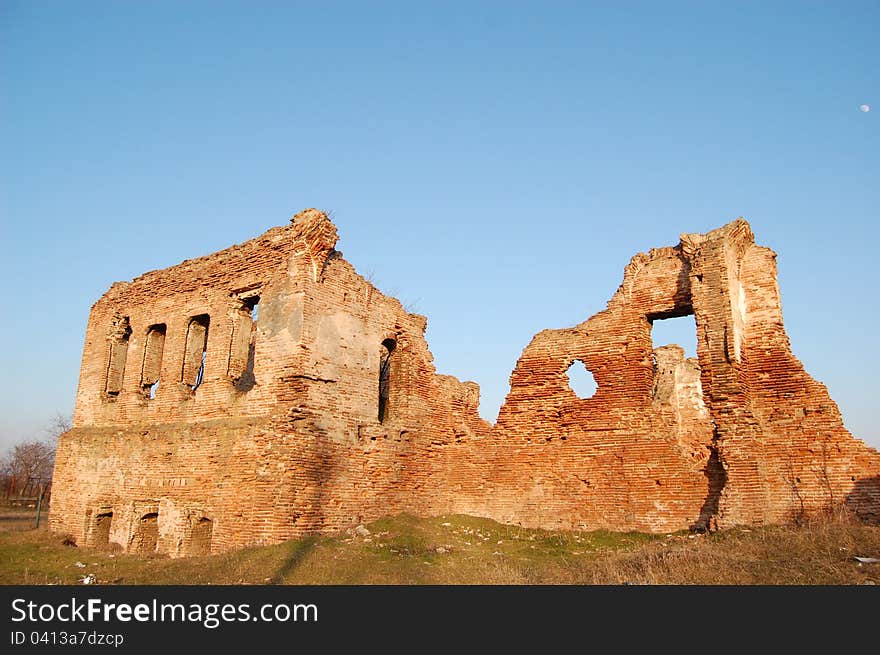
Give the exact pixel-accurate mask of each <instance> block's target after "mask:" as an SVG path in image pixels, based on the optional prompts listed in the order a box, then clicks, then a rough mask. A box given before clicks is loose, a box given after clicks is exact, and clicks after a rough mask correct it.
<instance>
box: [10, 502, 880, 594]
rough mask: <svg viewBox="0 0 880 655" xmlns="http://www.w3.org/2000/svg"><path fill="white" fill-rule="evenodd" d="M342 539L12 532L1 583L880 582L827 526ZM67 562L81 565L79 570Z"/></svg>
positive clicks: (437, 525)
mask: <svg viewBox="0 0 880 655" xmlns="http://www.w3.org/2000/svg"><path fill="white" fill-rule="evenodd" d="M366 528H367V529H368V530H369V534H366V533H363V534H358V533H355V532H354V531H351V532H349V533H346V534H340V535H336V536H321V537H307V538H303V539H298V540H294V541H288V542H285V543H282V544H277V545H273V546H260V547H251V548H245V549H242V550H238V551H233V552H230V553H224V554H219V555H212V556H207V557H196V558H185V559H170V558H167V557H151V558H142V557H135V556H132V555H123V554H118V553H116V554H114V553H111V552H106V551H98V550H94V549H87V548H78V547H76V546H70V545H64V543H63V537H62V536H60V535H52V534H50V533H48V532H47V531H46V529H45V528H42V527H41V528H40V529H37V530H35V529H33V528H32V526H31V525H30V524H27V523H26V522H22V523H21V525H19V526H18V527H17V528H15V527H13V528H12V529H7V530H6V531H4V532H0V583H2V584H79V583H80V582H81V580H82V578H83V577H84V576H85V575H89V574H91V575H93V576H95V578H96V582H97V583H98V584H597V583H598V584H624V583H630V584H690V583H697V584H792V583H793V584H862V583H870V582H874V583H880V565H878V564H865V565H859V563H858V562H857V561H856V560H855V559H854V557H853V556H854V555H860V556H869V557H880V527H872V526H866V525H862V524H859V523H855V522H852V521H847V520H840V519H836V520H830V519H829V520H825V521H820V522H816V523H812V524H809V525H806V526H801V527H791V526H773V527H765V528H759V529H752V530H748V529H732V530H726V531H722V532H717V533H713V534H711V535H693V534H688V533H675V534H671V535H648V534H641V533H614V532H607V531H594V532H571V531H548V530H534V529H527V528H521V527H517V526H509V525H502V524H500V523H496V522H495V521H491V520H489V519H482V518H475V517H471V516H461V515H454V516H439V517H433V518H416V517H413V516H409V515H400V516H395V517H386V518H383V519H380V520H378V521H375V522H373V523H370V524H368V525H367V526H366ZM77 563H80V564H85V566H78V565H77Z"/></svg>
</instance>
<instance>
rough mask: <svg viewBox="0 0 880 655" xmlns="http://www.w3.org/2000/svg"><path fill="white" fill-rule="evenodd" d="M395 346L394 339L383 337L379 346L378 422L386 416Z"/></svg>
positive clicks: (383, 420) (381, 421) (382, 420)
mask: <svg viewBox="0 0 880 655" xmlns="http://www.w3.org/2000/svg"><path fill="white" fill-rule="evenodd" d="M396 347H397V342H396V341H395V340H394V339H385V341H383V342H382V345H381V346H379V423H384V422H385V420H386V419H387V418H388V398H389V397H390V394H391V355H392V354H393V353H394V349H395V348H396Z"/></svg>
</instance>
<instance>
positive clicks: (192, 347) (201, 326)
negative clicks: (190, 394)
mask: <svg viewBox="0 0 880 655" xmlns="http://www.w3.org/2000/svg"><path fill="white" fill-rule="evenodd" d="M210 323H211V317H210V316H208V315H207V314H201V315H199V316H194V317H193V318H192V319H190V322H189V326H188V327H187V330H186V352H185V353H184V360H183V375H182V378H181V381H182V382H183V383H184V384H186V385H189V387H190V388H191V389H192V390H193V391H195V390H196V389H198V388H199V385H200V384H201V383H202V380H204V377H205V361H206V360H207V357H208V326H209V325H210Z"/></svg>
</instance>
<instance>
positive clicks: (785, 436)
mask: <svg viewBox="0 0 880 655" xmlns="http://www.w3.org/2000/svg"><path fill="white" fill-rule="evenodd" d="M336 241H337V232H336V228H335V226H334V225H333V224H332V223H331V222H330V221H329V219H328V218H327V217H326V215H325V214H323V213H322V212H319V211H317V210H314V209H310V210H306V211H304V212H301V213H300V214H298V215H297V216H295V217H294V219H293V220H292V222H291V224H290V225H288V226H284V227H279V228H274V229H271V230H269V231H268V232H266V233H265V234H263V235H261V236H260V237H258V238H256V239H253V240H251V241H248V242H246V243H244V244H241V245H238V246H234V247H232V248H229V249H227V250H224V251H221V252H218V253H215V254H213V255H210V256H207V257H202V258H199V259H195V260H189V261H185V262H183V263H181V264H179V265H177V266H174V267H171V268H168V269H165V270H162V271H153V272H150V273H146V274H145V275H143V276H141V277H139V278H137V279H135V280H133V281H132V282H126V283H117V284H114V285H113V286H112V287H111V288H110V290H109V291H108V292H107V293H106V294H105V295H104V296H103V297H102V298H101V299H100V300H99V301H98V302H97V303H95V305H94V306H93V308H92V312H91V315H90V318H89V323H88V326H87V330H86V341H85V347H84V350H83V360H82V367H81V373H80V381H79V388H78V391H77V401H76V410H75V416H74V427H73V429H72V430H71V431H70V432H68V433H66V434H65V435H63V437H62V438H61V440H60V441H59V447H58V454H57V459H56V466H55V477H54V480H53V487H54V489H53V502H52V509H51V516H50V522H51V527H52V529H53V530H56V531H59V532H68V533H71V534H72V535H74V537H75V538H76V539H77V540H78V541H79V542H80V543H85V544H91V545H99V546H106V545H111V544H118V545H119V546H121V547H123V548H125V549H127V550H130V551H132V552H139V553H148V552H154V551H158V552H165V553H169V554H171V555H174V556H181V555H190V554H202V553H206V552H219V551H223V550H227V549H230V548H236V547H240V546H244V545H247V544H258V543H273V542H277V541H280V540H283V539H288V538H291V537H295V536H298V535H302V534H306V533H314V532H332V531H336V530H339V529H342V528H345V527H349V526H352V525H356V524H357V523H359V522H363V521H368V520H372V519H375V518H378V517H379V516H382V515H387V514H394V513H398V512H412V513H416V514H423V515H431V514H440V513H448V512H463V513H469V514H476V515H481V516H488V517H491V518H495V519H497V520H499V521H504V522H512V523H520V524H523V525H529V526H541V527H547V528H572V527H577V528H587V529H593V528H609V529H615V530H630V529H637V530H648V531H668V530H677V529H684V528H689V527H705V526H727V525H735V524H745V523H748V524H759V523H767V522H777V521H782V520H788V519H791V518H795V517H797V516H799V515H801V514H803V513H807V512H811V511H816V510H820V509H823V508H826V507H830V506H833V505H838V504H841V503H845V504H847V505H849V506H850V507H851V508H852V509H854V510H856V511H857V512H858V513H860V514H861V515H863V516H866V517H873V518H878V517H880V455H878V453H877V452H876V451H875V450H873V449H871V448H868V447H867V446H865V445H864V444H863V443H862V442H861V441H859V440H857V439H855V438H853V437H852V436H851V435H850V434H849V433H848V432H847V431H846V430H845V429H844V427H843V424H842V421H841V418H840V414H839V411H838V409H837V406H836V405H835V404H834V402H833V401H832V400H831V398H830V397H829V395H828V392H827V390H826V389H825V387H824V386H823V385H821V384H820V383H818V382H816V381H815V380H813V379H812V378H811V377H809V375H807V373H806V372H805V371H804V370H803V367H802V366H801V364H800V363H799V362H798V361H797V359H795V358H794V356H793V355H792V354H791V350H790V347H789V343H788V338H787V336H786V335H785V331H784V328H783V325H782V317H781V308H780V300H779V292H778V287H777V283H776V270H775V254H774V253H773V252H772V251H770V250H768V249H766V248H762V247H759V246H756V245H755V244H754V238H753V236H752V233H751V230H750V228H749V226H748V224H747V223H746V222H745V221H743V220H737V221H734V222H733V223H730V224H728V225H726V226H724V227H723V228H720V229H718V230H714V231H713V232H710V233H708V234H705V235H697V234H686V235H682V237H681V242H680V243H679V245H678V246H676V247H666V248H657V249H654V250H651V251H650V252H649V253H647V254H644V253H643V254H639V255H636V256H635V257H633V259H632V261H631V262H630V264H629V265H628V266H627V267H626V269H625V272H624V280H623V283H622V284H621V286H620V288H619V289H618V291H617V293H616V294H615V295H614V296H613V298H612V299H611V300H610V301H609V303H608V307H607V309H606V310H605V311H603V312H600V313H599V314H597V315H595V316H593V317H592V318H590V319H588V320H586V321H584V322H583V323H581V324H579V325H577V326H574V327H572V328H569V329H563V330H545V331H543V332H541V333H539V334H538V335H536V336H535V337H534V339H533V340H532V342H531V343H530V344H529V345H528V347H526V349H525V350H524V351H523V354H522V356H521V357H520V359H519V361H518V362H517V364H516V367H515V369H514V371H513V373H512V374H511V377H510V385H511V386H510V393H509V394H508V397H507V399H506V401H505V403H504V405H503V407H502V409H501V412H500V414H499V418H498V422H497V425H495V426H494V427H493V426H491V425H490V424H488V423H487V422H485V421H483V420H482V419H480V417H479V415H478V413H477V409H478V404H479V387H478V386H477V385H476V384H475V383H473V382H460V381H459V380H457V379H456V378H454V377H451V376H448V375H438V374H437V372H436V371H435V369H434V366H433V363H432V356H431V353H430V352H429V350H428V347H427V343H426V341H425V338H424V332H425V328H426V318H425V317H423V316H419V315H417V314H410V313H408V312H406V311H405V310H404V308H403V307H402V306H401V304H400V303H399V302H398V301H397V300H395V299H393V298H390V297H388V296H385V295H383V294H382V293H380V292H379V291H378V290H377V289H376V288H375V287H373V285H371V284H370V283H369V282H367V281H366V280H365V279H364V278H362V277H361V276H359V275H358V274H357V273H356V272H355V271H354V269H353V268H352V267H351V265H350V264H348V263H347V262H346V261H345V260H344V259H343V258H342V255H341V253H339V252H338V251H337V250H335V246H336ZM688 314H693V315H694V317H695V320H696V326H697V336H698V361H697V360H694V359H685V358H684V353H683V350H682V349H681V348H680V347H678V346H674V345H669V346H661V347H658V348H656V349H654V348H653V346H652V341H651V325H652V322H653V321H655V320H659V319H663V318H668V317H673V316H683V315H688ZM575 360H580V361H582V362H583V363H584V364H585V365H586V367H587V368H588V369H589V370H590V371H591V372H592V373H593V375H594V377H595V379H596V381H597V383H598V389H597V391H596V393H595V394H594V395H593V396H592V397H590V398H586V399H582V398H578V397H577V396H576V395H575V393H574V392H573V391H572V390H571V388H570V387H569V385H568V379H567V377H566V370H567V369H568V368H569V366H570V365H571V364H572V362H574V361H575ZM380 397H381V400H380Z"/></svg>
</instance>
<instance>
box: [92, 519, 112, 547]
mask: <svg viewBox="0 0 880 655" xmlns="http://www.w3.org/2000/svg"><path fill="white" fill-rule="evenodd" d="M112 524H113V512H101V513H100V514H97V515H96V516H95V523H94V526H93V527H92V545H93V546H94V547H95V548H107V547H108V546H109V545H110V527H111V525H112Z"/></svg>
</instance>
